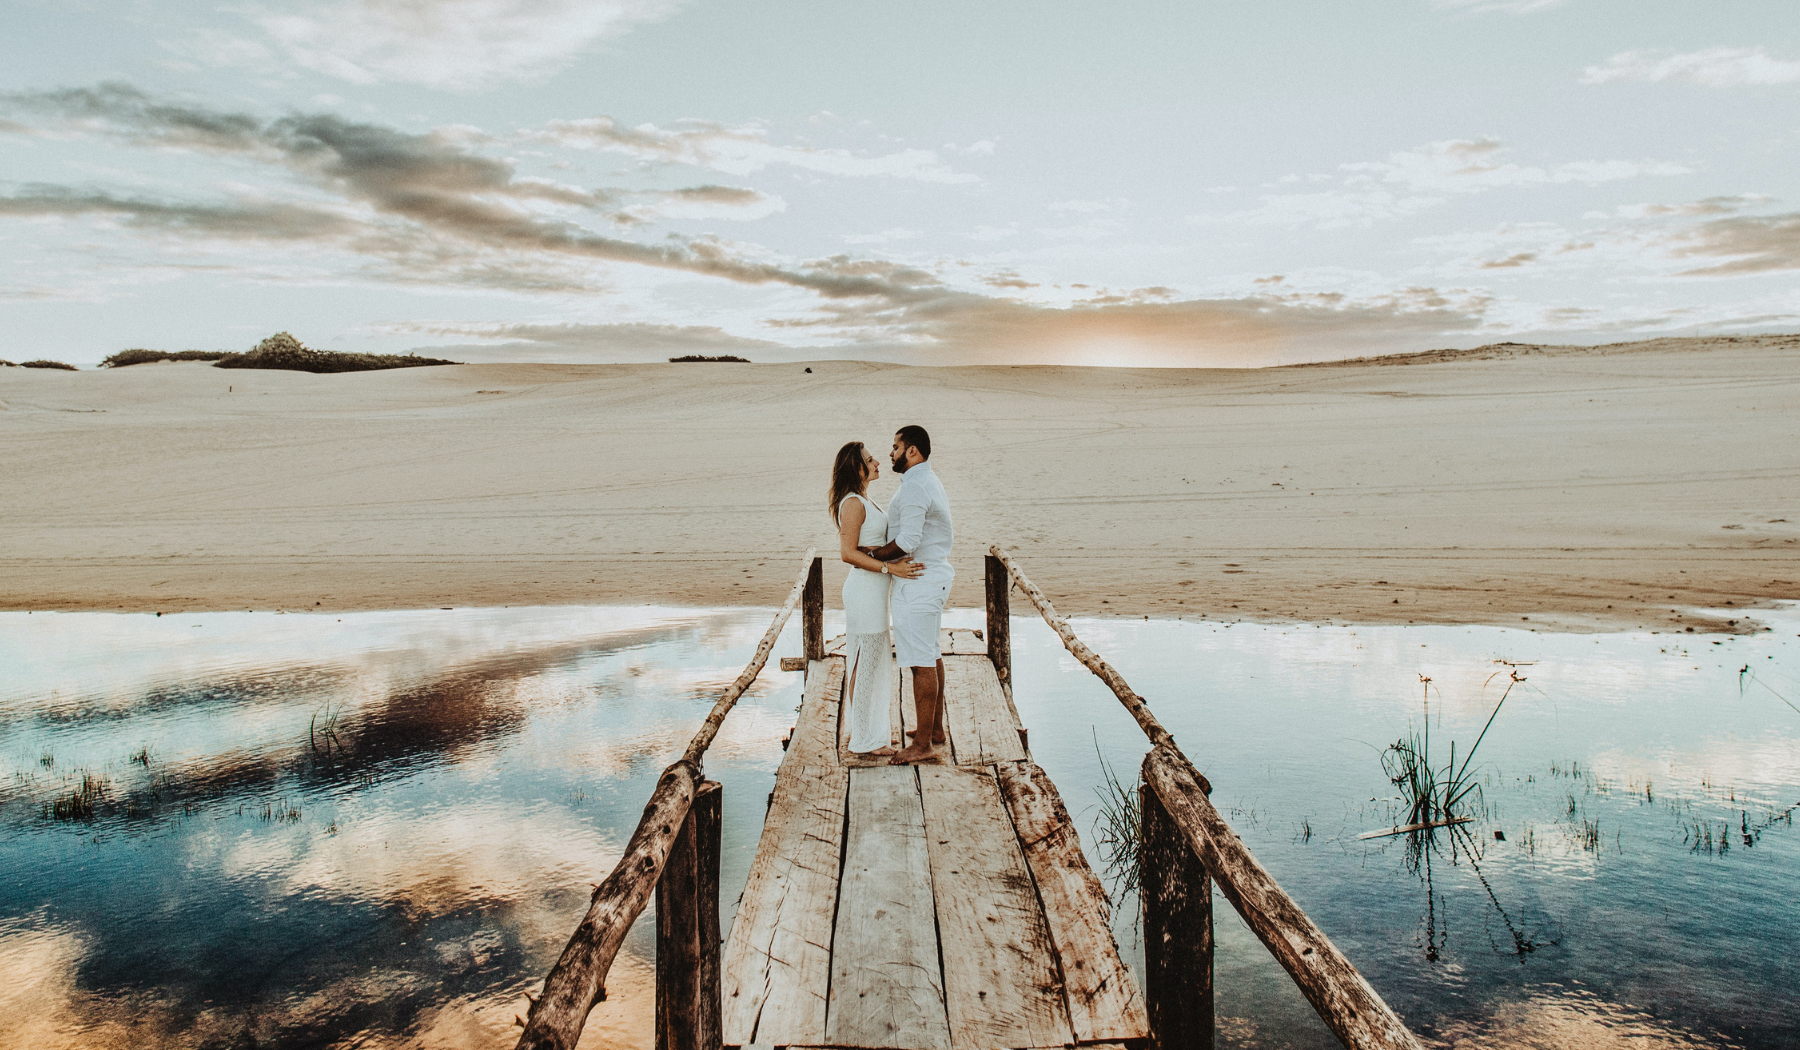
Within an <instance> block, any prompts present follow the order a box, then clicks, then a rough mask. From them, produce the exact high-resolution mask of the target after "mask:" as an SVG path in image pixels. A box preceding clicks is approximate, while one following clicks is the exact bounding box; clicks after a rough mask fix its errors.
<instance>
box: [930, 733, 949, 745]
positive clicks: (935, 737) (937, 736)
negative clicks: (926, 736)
mask: <svg viewBox="0 0 1800 1050" xmlns="http://www.w3.org/2000/svg"><path fill="white" fill-rule="evenodd" d="M948 739H949V738H948V737H946V736H945V735H944V731H943V730H942V729H940V730H938V731H937V732H935V733H933V734H931V743H932V745H933V746H936V745H938V744H942V743H944V742H945V741H947V740H948Z"/></svg>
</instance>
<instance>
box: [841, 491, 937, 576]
mask: <svg viewBox="0 0 1800 1050" xmlns="http://www.w3.org/2000/svg"><path fill="white" fill-rule="evenodd" d="M868 517H869V511H868V508H866V507H864V506H863V503H862V500H859V499H847V500H845V501H844V505H843V506H842V507H840V508H838V557H840V558H842V559H843V560H844V561H845V562H846V563H847V564H850V565H854V566H856V567H857V568H859V569H867V570H869V571H870V572H880V571H882V568H883V567H884V564H885V567H886V569H887V571H888V573H889V574H890V575H893V576H898V577H900V578H901V579H911V578H912V577H914V576H917V575H918V574H919V573H920V572H923V571H924V570H923V569H922V568H920V567H919V565H918V564H916V563H915V562H913V561H912V560H911V559H902V560H900V561H890V562H886V563H883V562H881V561H878V560H876V559H874V558H871V557H869V556H868V555H867V554H864V553H863V552H862V551H861V550H859V549H858V548H857V546H856V541H857V540H858V539H860V538H861V536H862V527H863V522H864V521H866V520H868Z"/></svg>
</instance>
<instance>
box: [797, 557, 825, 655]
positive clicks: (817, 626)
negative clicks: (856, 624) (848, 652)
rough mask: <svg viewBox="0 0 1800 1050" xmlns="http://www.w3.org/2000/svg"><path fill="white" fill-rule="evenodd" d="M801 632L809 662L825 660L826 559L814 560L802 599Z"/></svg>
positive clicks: (808, 573) (807, 576) (808, 572)
mask: <svg viewBox="0 0 1800 1050" xmlns="http://www.w3.org/2000/svg"><path fill="white" fill-rule="evenodd" d="M800 630H801V634H802V635H803V636H804V639H805V642H806V658H807V659H808V660H823V659H825V559H824V558H814V559H813V562H812V568H811V569H809V570H807V573H806V591H805V592H804V593H803V594H802V595H801V598H800Z"/></svg>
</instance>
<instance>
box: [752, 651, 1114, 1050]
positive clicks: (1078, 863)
mask: <svg viewBox="0 0 1800 1050" xmlns="http://www.w3.org/2000/svg"><path fill="white" fill-rule="evenodd" d="M944 650H945V657H944V664H945V678H946V698H947V700H948V704H949V706H948V709H947V716H948V717H947V722H948V727H947V728H948V729H949V732H950V737H951V746H950V747H949V748H947V749H946V751H945V762H944V763H943V764H938V765H925V766H918V767H906V766H884V765H864V764H861V763H857V764H854V767H853V766H852V765H847V764H846V757H845V752H844V751H843V748H842V746H841V740H840V739H839V736H840V727H839V722H840V719H839V710H840V707H841V703H840V701H841V699H842V695H843V682H844V660H843V659H842V657H841V656H831V655H828V656H827V658H826V659H824V660H820V661H813V662H812V663H811V664H810V665H809V667H808V671H807V688H806V690H805V695H804V699H803V700H802V703H801V709H800V712H799V714H798V716H797V717H796V720H795V728H794V731H793V733H792V735H791V739H790V741H789V744H788V751H787V754H786V755H785V756H784V758H783V760H782V763H781V766H780V768H779V769H778V771H777V774H776V785H775V793H774V795H773V800H772V802H771V805H770V808H769V813H768V817H767V820H766V823H765V825H764V828H763V835H762V841H761V843H760V844H759V845H758V847H757V853H756V858H755V860H754V862H753V864H752V866H751V872H750V878H749V881H748V883H747V884H746V886H745V889H744V895H743V898H742V900H741V902H740V904H739V907H738V912H737V918H736V920H735V921H734V922H733V924H732V928H731V932H730V935H729V937H728V938H727V942H726V950H725V960H724V971H725V973H724V1019H725V1028H724V1031H725V1044H726V1045H727V1046H745V1045H749V1044H751V1043H755V1044H756V1045H759V1046H789V1047H794V1048H804V1047H871V1048H876V1047H880V1048H895V1050H902V1048H917V1050H926V1048H930V1050H1019V1048H1026V1047H1052V1046H1066V1045H1070V1044H1076V1045H1081V1046H1091V1047H1094V1048H1095V1050H1099V1048H1100V1047H1103V1046H1106V1045H1109V1044H1114V1043H1116V1042H1117V1041H1118V1040H1138V1039H1143V1038H1145V1037H1147V1035H1148V1024H1147V1022H1146V1020H1145V1017H1144V1009H1143V1001H1142V994H1141V993H1140V992H1139V991H1138V987H1137V983H1136V981H1135V980H1134V979H1133V978H1132V976H1131V974H1130V972H1129V971H1128V970H1126V968H1125V966H1124V964H1123V963H1122V962H1121V961H1120V959H1119V955H1118V947H1117V945H1116V944H1115V943H1114V942H1113V938H1112V931H1111V927H1110V925H1109V911H1108V908H1107V904H1106V898H1105V895H1104V893H1103V891H1102V890H1101V887H1100V882H1099V879H1098V878H1096V877H1095V876H1094V873H1093V871H1092V870H1091V869H1090V868H1089V867H1088V865H1087V862H1086V860H1085V859H1084V858H1083V857H1082V856H1081V851H1080V846H1079V839H1078V837H1077V836H1076V834H1075V830H1074V827H1073V826H1072V824H1071V823H1070V821H1069V817H1068V813H1067V811H1066V809H1065V808H1064V807H1063V805H1062V801H1061V799H1060V798H1059V797H1057V794H1056V789H1055V786H1054V785H1052V784H1051V783H1050V781H1049V778H1048V777H1046V776H1045V775H1044V773H1043V770H1041V769H1039V768H1038V767H1037V766H1036V765H1034V764H1033V763H1032V762H1031V761H1030V760H1029V758H1028V756H1027V755H1026V754H1025V751H1024V748H1023V746H1022V744H1021V743H1020V740H1019V735H1018V732H1017V730H1018V728H1019V724H1018V718H1017V715H1016V714H1015V713H1014V712H1013V709H1012V706H1011V705H1010V704H1009V703H1008V702H1007V700H1006V697H1005V695H1004V692H1003V691H1002V690H1001V689H1000V685H999V682H998V680H997V679H996V678H995V676H994V671H993V665H992V664H991V663H989V662H988V661H987V659H986V658H985V646H984V644H983V643H982V641H981V639H979V638H978V637H976V636H975V633H974V632H972V631H960V630H959V631H946V632H945V639H944ZM900 677H901V679H902V681H903V682H905V680H906V679H907V678H909V677H910V676H908V675H905V674H904V673H902V674H901V676H900ZM891 703H892V705H893V706H894V708H896V709H897V710H896V714H897V715H898V714H901V713H903V714H904V717H905V719H906V720H907V723H908V724H910V723H911V720H912V719H913V718H914V711H913V705H912V696H911V688H910V683H906V684H905V687H904V688H900V689H896V691H895V695H894V697H893V699H892V701H891ZM899 724H900V723H899V722H898V720H897V721H896V727H897V728H896V733H898V725H899ZM901 742H903V741H896V743H901Z"/></svg>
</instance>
